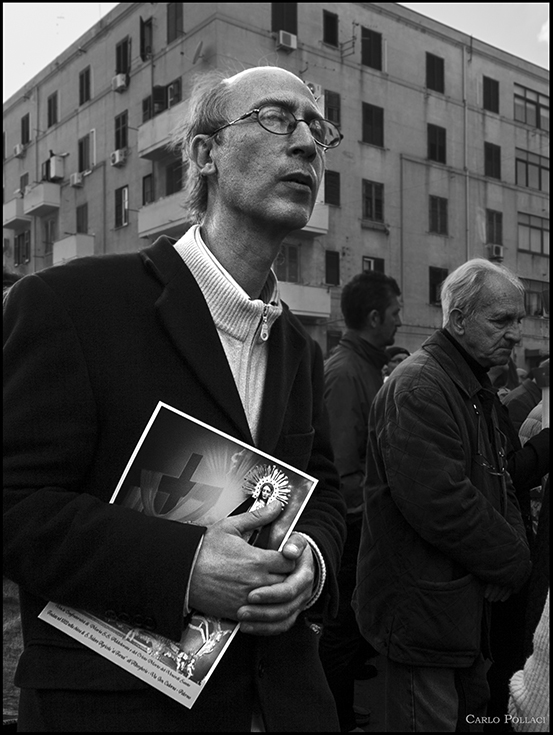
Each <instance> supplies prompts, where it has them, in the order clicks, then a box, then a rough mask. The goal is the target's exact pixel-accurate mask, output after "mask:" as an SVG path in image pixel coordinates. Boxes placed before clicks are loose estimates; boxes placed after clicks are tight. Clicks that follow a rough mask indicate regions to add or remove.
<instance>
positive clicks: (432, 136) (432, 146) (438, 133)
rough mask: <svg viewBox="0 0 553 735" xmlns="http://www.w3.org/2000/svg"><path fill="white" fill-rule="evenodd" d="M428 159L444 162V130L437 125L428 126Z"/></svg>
mask: <svg viewBox="0 0 553 735" xmlns="http://www.w3.org/2000/svg"><path fill="white" fill-rule="evenodd" d="M428 159H429V160H430V161H437V163H445V162H446V129H445V128H441V127H440V126H439V125H428Z"/></svg>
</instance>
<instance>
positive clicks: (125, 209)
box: [115, 184, 130, 229]
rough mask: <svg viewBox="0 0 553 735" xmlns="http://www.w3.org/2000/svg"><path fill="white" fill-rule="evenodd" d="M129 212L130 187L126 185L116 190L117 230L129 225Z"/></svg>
mask: <svg viewBox="0 0 553 735" xmlns="http://www.w3.org/2000/svg"><path fill="white" fill-rule="evenodd" d="M129 212H130V209H129V186H128V184H125V186H120V187H119V188H118V189H115V229H118V228H120V227H126V226H127V225H128V224H129Z"/></svg>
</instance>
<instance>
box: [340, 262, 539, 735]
mask: <svg viewBox="0 0 553 735" xmlns="http://www.w3.org/2000/svg"><path fill="white" fill-rule="evenodd" d="M441 301H442V308H443V328H442V329H441V330H438V331H437V332H435V333H434V334H433V335H432V336H431V337H429V339H428V340H427V341H426V342H425V343H424V344H423V346H422V347H421V349H420V350H418V351H417V352H415V353H414V354H413V355H411V356H410V357H409V358H408V359H407V360H405V361H404V362H403V363H402V365H401V366H400V367H399V368H397V369H396V370H394V372H393V373H392V375H391V376H390V378H389V380H387V381H386V383H385V384H384V386H383V387H382V389H381V390H380V391H379V392H378V394H377V396H376V398H375V400H374V402H373V407H372V412H371V420H370V426H369V447H368V454H367V475H366V483H365V494H364V501H365V505H364V510H363V514H364V515H363V530H362V534H361V547H360V552H359V565H358V577H357V580H358V581H357V588H356V590H355V595H354V607H355V610H356V614H357V621H358V623H359V627H360V629H361V632H362V633H363V635H364V636H365V637H366V638H367V640H368V641H369V642H370V643H371V644H372V645H373V646H374V647H375V648H376V650H377V651H378V652H379V653H380V654H382V655H383V656H384V658H385V669H386V670H385V694H384V698H385V726H384V730H385V731H386V732H455V731H456V730H465V731H481V730H482V727H483V721H484V720H483V718H484V717H485V714H486V706H487V702H488V698H489V688H488V684H487V681H486V669H487V664H486V661H485V659H486V658H487V657H488V656H489V623H490V603H492V602H496V601H503V600H506V599H508V597H509V596H510V595H511V594H512V593H513V592H515V591H517V590H519V589H520V588H521V587H522V585H523V584H524V582H525V580H526V579H527V578H528V576H529V574H530V569H531V563H530V550H529V548H528V542H527V539H526V533H525V529H524V524H523V521H522V518H521V514H520V511H519V507H518V503H517V501H516V497H515V493H514V490H513V486H512V482H511V479H510V477H509V474H508V472H507V471H506V462H505V446H504V437H503V436H502V434H501V432H500V430H499V424H498V416H497V402H498V399H497V397H496V394H495V391H494V390H493V388H492V386H491V383H490V380H489V378H488V374H487V373H488V370H489V369H490V368H491V367H492V366H494V365H504V364H506V363H507V361H508V360H509V357H510V355H511V352H512V350H513V348H514V347H515V345H516V344H518V342H520V339H521V335H522V330H521V323H522V319H523V318H524V316H525V313H526V312H525V308H524V287H523V286H522V283H521V282H520V281H519V279H518V278H516V276H514V275H513V274H512V273H510V271H508V270H507V269H505V268H502V267H499V266H497V265H495V264H493V263H490V262H489V261H487V260H483V259H475V260H470V261H468V262H467V263H465V264H464V265H461V266H460V267H459V268H457V269H456V270H455V271H453V272H452V273H451V274H450V275H449V276H448V277H447V279H446V280H445V282H444V284H443V286H442V294H441Z"/></svg>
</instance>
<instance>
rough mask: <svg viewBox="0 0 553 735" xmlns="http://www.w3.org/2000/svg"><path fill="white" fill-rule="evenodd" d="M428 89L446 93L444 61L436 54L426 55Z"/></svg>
mask: <svg viewBox="0 0 553 735" xmlns="http://www.w3.org/2000/svg"><path fill="white" fill-rule="evenodd" d="M426 88H427V89H432V90H433V91H434V92H441V93H442V94H443V93H444V92H445V72H444V60H443V59H442V58H441V57H440V56H434V54H429V53H427V54H426Z"/></svg>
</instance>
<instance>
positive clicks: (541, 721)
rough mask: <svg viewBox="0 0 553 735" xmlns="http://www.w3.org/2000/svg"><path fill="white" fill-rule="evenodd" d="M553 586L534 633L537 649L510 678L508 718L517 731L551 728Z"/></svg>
mask: <svg viewBox="0 0 553 735" xmlns="http://www.w3.org/2000/svg"><path fill="white" fill-rule="evenodd" d="M549 689H550V681H549V590H548V591H547V597H546V600H545V604H544V606H543V612H542V614H541V617H540V619H539V622H538V625H537V627H536V630H535V633H534V650H533V652H532V654H531V655H530V657H529V658H528V660H527V661H526V663H525V665H524V669H522V670H520V671H517V672H516V673H515V674H514V675H513V677H512V678H511V681H510V697H509V715H508V718H507V721H508V722H509V724H511V725H512V728H513V730H514V731H515V732H549V731H550V728H549Z"/></svg>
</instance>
